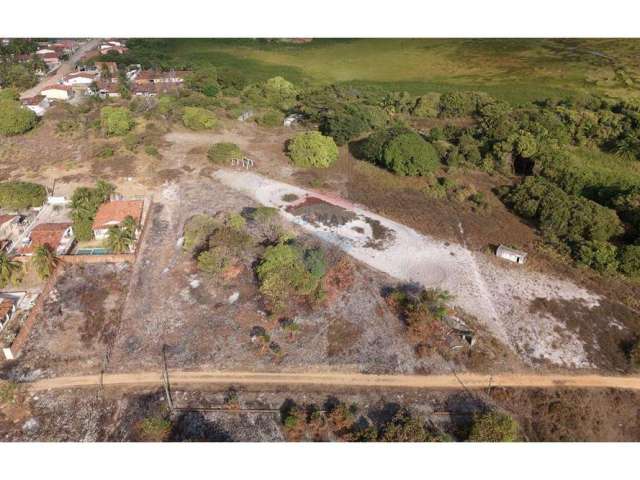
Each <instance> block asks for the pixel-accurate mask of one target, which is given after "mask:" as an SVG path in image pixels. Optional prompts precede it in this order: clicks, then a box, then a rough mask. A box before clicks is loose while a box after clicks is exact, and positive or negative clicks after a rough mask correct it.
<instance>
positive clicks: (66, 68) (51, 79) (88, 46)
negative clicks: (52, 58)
mask: <svg viewBox="0 0 640 480" xmlns="http://www.w3.org/2000/svg"><path fill="white" fill-rule="evenodd" d="M99 43H100V39H98V38H94V39H92V40H89V41H88V42H87V43H85V44H84V45H82V46H81V47H80V48H78V50H76V52H75V53H74V54H73V55H71V57H69V60H67V61H66V62H63V63H62V64H61V65H60V67H58V69H57V70H56V71H55V73H54V74H53V75H47V76H46V77H44V78H43V79H42V80H41V81H40V82H39V83H38V84H37V85H36V86H35V87H32V88H30V89H29V90H25V91H24V92H22V93H21V94H20V98H28V97H33V96H34V95H37V94H39V93H40V91H41V90H42V89H43V88H44V87H46V86H47V85H52V84H54V83H58V82H59V81H60V80H62V77H64V76H65V75H66V74H67V73H70V72H72V71H73V69H74V68H75V66H76V64H77V63H78V62H79V61H80V58H82V56H83V55H84V54H85V53H87V52H89V51H91V50H93V49H94V48H96V47H97V46H98V44H99Z"/></svg>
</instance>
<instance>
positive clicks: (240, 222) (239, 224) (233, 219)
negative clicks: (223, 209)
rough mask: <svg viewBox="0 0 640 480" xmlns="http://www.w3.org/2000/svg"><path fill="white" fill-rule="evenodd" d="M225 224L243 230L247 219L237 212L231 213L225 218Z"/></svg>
mask: <svg viewBox="0 0 640 480" xmlns="http://www.w3.org/2000/svg"><path fill="white" fill-rule="evenodd" d="M225 224H226V225H227V226H228V227H230V228H232V229H234V230H238V231H243V230H244V228H245V227H246V226H247V221H246V220H245V219H244V217H243V216H242V215H240V214H239V213H231V214H229V215H228V216H227V218H226V219H225Z"/></svg>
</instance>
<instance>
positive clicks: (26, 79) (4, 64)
mask: <svg viewBox="0 0 640 480" xmlns="http://www.w3.org/2000/svg"><path fill="white" fill-rule="evenodd" d="M37 49H38V45H37V43H36V42H35V41H34V40H32V39H23V38H15V39H12V40H11V42H9V43H8V44H7V45H0V88H16V89H19V90H26V89H27V88H31V87H33V86H34V85H35V84H36V83H37V81H38V77H37V75H36V72H42V73H44V72H46V71H47V67H46V65H45V63H44V62H43V61H42V60H41V59H40V58H38V57H37V56H36V55H35V52H36V50H37ZM23 55H24V56H27V58H26V59H20V56H23Z"/></svg>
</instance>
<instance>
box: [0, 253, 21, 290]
mask: <svg viewBox="0 0 640 480" xmlns="http://www.w3.org/2000/svg"><path fill="white" fill-rule="evenodd" d="M22 269H23V265H22V263H20V262H16V261H13V260H11V259H10V258H9V256H8V255H7V254H6V253H4V252H0V288H4V287H6V286H7V285H8V284H9V283H13V282H15V281H16V279H17V278H18V275H20V273H21V272H22Z"/></svg>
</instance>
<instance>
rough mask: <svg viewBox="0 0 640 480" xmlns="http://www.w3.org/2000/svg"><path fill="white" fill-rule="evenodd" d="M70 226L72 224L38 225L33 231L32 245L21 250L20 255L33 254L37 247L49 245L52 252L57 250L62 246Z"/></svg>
mask: <svg viewBox="0 0 640 480" xmlns="http://www.w3.org/2000/svg"><path fill="white" fill-rule="evenodd" d="M70 226H71V224H70V223H41V224H39V225H36V227H35V228H34V229H33V230H31V243H30V244H29V245H28V246H26V247H23V248H21V249H20V250H19V251H18V253H22V254H25V253H32V252H33V251H34V250H35V249H36V247H39V246H41V245H49V247H50V248H51V249H52V250H55V249H56V248H58V246H59V245H60V241H61V240H62V235H64V232H65V230H66V229H67V228H69V227H70Z"/></svg>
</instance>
